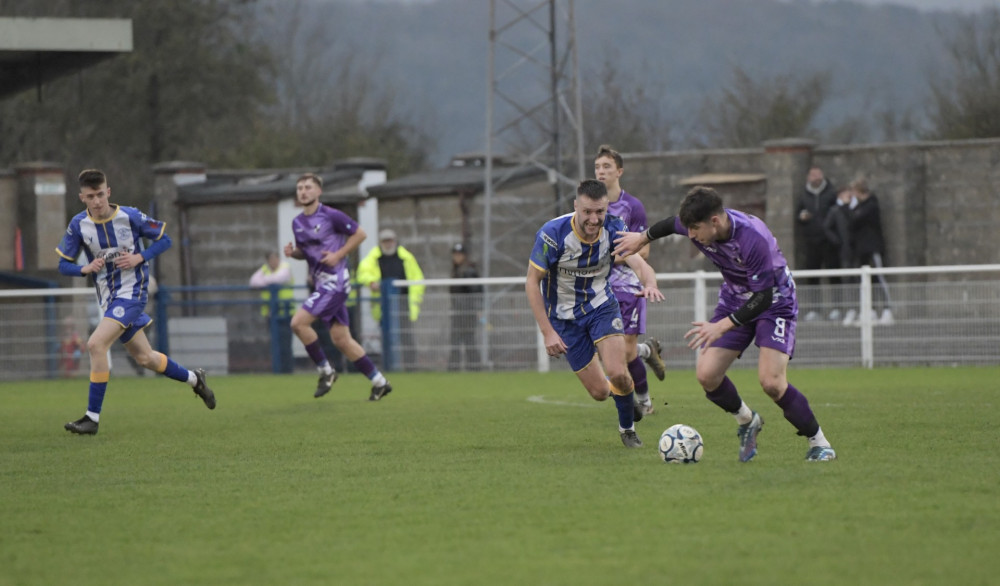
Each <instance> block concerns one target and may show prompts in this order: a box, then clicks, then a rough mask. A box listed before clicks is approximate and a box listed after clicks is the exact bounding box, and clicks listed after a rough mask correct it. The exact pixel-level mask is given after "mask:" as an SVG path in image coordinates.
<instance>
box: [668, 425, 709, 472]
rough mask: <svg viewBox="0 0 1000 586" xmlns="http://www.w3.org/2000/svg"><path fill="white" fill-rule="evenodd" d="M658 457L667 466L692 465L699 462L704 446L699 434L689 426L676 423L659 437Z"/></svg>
mask: <svg viewBox="0 0 1000 586" xmlns="http://www.w3.org/2000/svg"><path fill="white" fill-rule="evenodd" d="M659 449H660V457H661V458H663V461H664V462H666V463H667V464H694V463H695V462H697V461H698V460H701V454H702V452H703V451H704V450H705V444H704V442H702V441H701V434H700V433H698V430H696V429H695V428H693V427H691V426H690V425H684V424H683V423H678V424H677V425H672V426H670V427H669V428H667V429H666V430H665V431H664V432H663V435H661V436H660V445H659Z"/></svg>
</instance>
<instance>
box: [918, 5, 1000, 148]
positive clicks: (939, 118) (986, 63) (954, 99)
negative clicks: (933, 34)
mask: <svg viewBox="0 0 1000 586" xmlns="http://www.w3.org/2000/svg"><path fill="white" fill-rule="evenodd" d="M939 33H940V34H942V36H943V37H944V38H945V45H946V47H947V49H948V56H949V57H950V60H951V67H949V68H948V70H947V72H946V73H936V74H932V77H931V92H932V97H931V103H930V107H929V115H928V116H929V118H930V120H931V124H932V127H933V130H932V131H931V136H932V137H933V138H938V139H966V138H988V137H996V136H1000V8H997V7H991V8H984V9H983V10H982V12H980V13H978V14H973V15H969V16H965V17H962V18H961V19H960V21H959V24H958V26H957V27H955V28H954V29H953V30H951V31H943V30H941V29H939Z"/></svg>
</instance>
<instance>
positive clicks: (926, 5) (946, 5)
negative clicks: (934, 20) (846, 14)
mask: <svg viewBox="0 0 1000 586" xmlns="http://www.w3.org/2000/svg"><path fill="white" fill-rule="evenodd" d="M785 1H801V0H785ZM812 1H814V2H838V1H841V0H812ZM852 1H853V2H857V3H859V4H899V5H901V6H908V7H911V8H918V9H922V10H963V11H974V10H979V9H980V8H985V7H987V6H1000V0H852Z"/></svg>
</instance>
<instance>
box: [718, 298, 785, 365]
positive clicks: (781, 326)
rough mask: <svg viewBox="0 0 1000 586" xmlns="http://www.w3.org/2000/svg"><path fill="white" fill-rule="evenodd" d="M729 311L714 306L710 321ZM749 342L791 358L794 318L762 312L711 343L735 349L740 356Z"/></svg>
mask: <svg viewBox="0 0 1000 586" xmlns="http://www.w3.org/2000/svg"><path fill="white" fill-rule="evenodd" d="M730 313H732V311H730V310H728V309H726V308H725V307H724V306H722V305H720V306H718V307H716V308H715V315H713V316H712V320H711V321H712V323H715V322H717V321H719V320H720V319H723V318H724V317H726V316H727V315H729V314H730ZM750 342H755V343H756V344H757V347H758V348H773V349H775V350H777V351H778V352H781V353H783V354H787V355H788V357H789V358H791V357H792V356H793V355H794V352H795V320H794V319H788V318H786V317H777V316H774V315H770V314H768V313H767V312H764V314H763V315H761V316H760V317H758V318H757V319H755V320H753V321H752V322H750V323H748V324H745V325H742V326H736V327H735V328H733V329H731V330H729V331H728V332H726V333H725V334H722V337H721V338H719V339H718V340H716V341H715V342H712V344H711V345H712V347H715V348H725V349H727V350H736V351H737V352H739V353H740V355H741V356H742V355H743V351H744V350H746V349H747V347H748V346H749V345H750Z"/></svg>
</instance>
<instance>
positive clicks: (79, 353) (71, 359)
mask: <svg viewBox="0 0 1000 586" xmlns="http://www.w3.org/2000/svg"><path fill="white" fill-rule="evenodd" d="M86 350H87V345H86V344H84V343H83V338H82V337H80V334H79V332H77V331H76V321H75V320H74V319H73V318H72V317H67V318H65V319H64V320H63V335H62V340H60V342H59V362H60V365H61V366H62V375H63V376H64V377H67V378H68V377H72V376H76V373H77V371H78V370H79V369H80V362H81V360H82V358H83V353H84V351H86Z"/></svg>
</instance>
